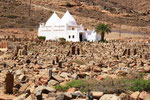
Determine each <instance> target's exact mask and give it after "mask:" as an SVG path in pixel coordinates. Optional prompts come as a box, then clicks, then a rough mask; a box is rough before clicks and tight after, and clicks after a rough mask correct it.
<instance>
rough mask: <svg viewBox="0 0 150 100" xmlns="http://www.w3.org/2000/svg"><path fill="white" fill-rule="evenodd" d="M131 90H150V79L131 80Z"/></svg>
mask: <svg viewBox="0 0 150 100" xmlns="http://www.w3.org/2000/svg"><path fill="white" fill-rule="evenodd" d="M130 90H131V91H134V92H135V91H150V80H144V79H137V80H135V81H133V82H131V87H130Z"/></svg>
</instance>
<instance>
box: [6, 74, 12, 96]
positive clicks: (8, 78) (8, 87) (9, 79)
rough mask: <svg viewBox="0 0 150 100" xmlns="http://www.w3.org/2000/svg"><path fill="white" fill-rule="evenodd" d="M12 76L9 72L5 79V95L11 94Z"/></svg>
mask: <svg viewBox="0 0 150 100" xmlns="http://www.w3.org/2000/svg"><path fill="white" fill-rule="evenodd" d="M13 86H14V75H13V74H12V73H11V72H10V71H9V72H8V73H7V74H6V79H5V93H8V94H13Z"/></svg>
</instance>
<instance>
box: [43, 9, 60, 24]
mask: <svg viewBox="0 0 150 100" xmlns="http://www.w3.org/2000/svg"><path fill="white" fill-rule="evenodd" d="M58 22H60V18H59V17H58V16H57V14H56V13H55V12H54V13H53V15H52V16H51V17H50V18H49V19H48V21H47V22H46V24H45V26H51V25H54V24H56V23H58Z"/></svg>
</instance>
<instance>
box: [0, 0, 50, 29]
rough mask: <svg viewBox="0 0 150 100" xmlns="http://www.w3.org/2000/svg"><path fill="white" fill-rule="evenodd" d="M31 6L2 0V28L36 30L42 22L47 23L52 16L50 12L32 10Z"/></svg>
mask: <svg viewBox="0 0 150 100" xmlns="http://www.w3.org/2000/svg"><path fill="white" fill-rule="evenodd" d="M28 8H29V5H26V4H24V3H22V2H20V1H17V0H0V12H1V13H0V28H35V27H38V25H39V23H40V22H42V21H43V22H45V21H46V20H47V19H48V17H49V16H44V15H48V14H51V13H52V12H50V11H43V10H36V9H32V10H31V16H29V14H28Z"/></svg>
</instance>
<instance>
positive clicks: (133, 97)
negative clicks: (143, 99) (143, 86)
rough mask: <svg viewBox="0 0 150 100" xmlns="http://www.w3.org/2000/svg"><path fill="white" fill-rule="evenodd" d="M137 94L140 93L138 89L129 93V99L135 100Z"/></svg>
mask: <svg viewBox="0 0 150 100" xmlns="http://www.w3.org/2000/svg"><path fill="white" fill-rule="evenodd" d="M139 94H140V92H139V91H136V92H133V93H132V94H131V95H130V98H131V100H136V99H137V97H138V96H139Z"/></svg>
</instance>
